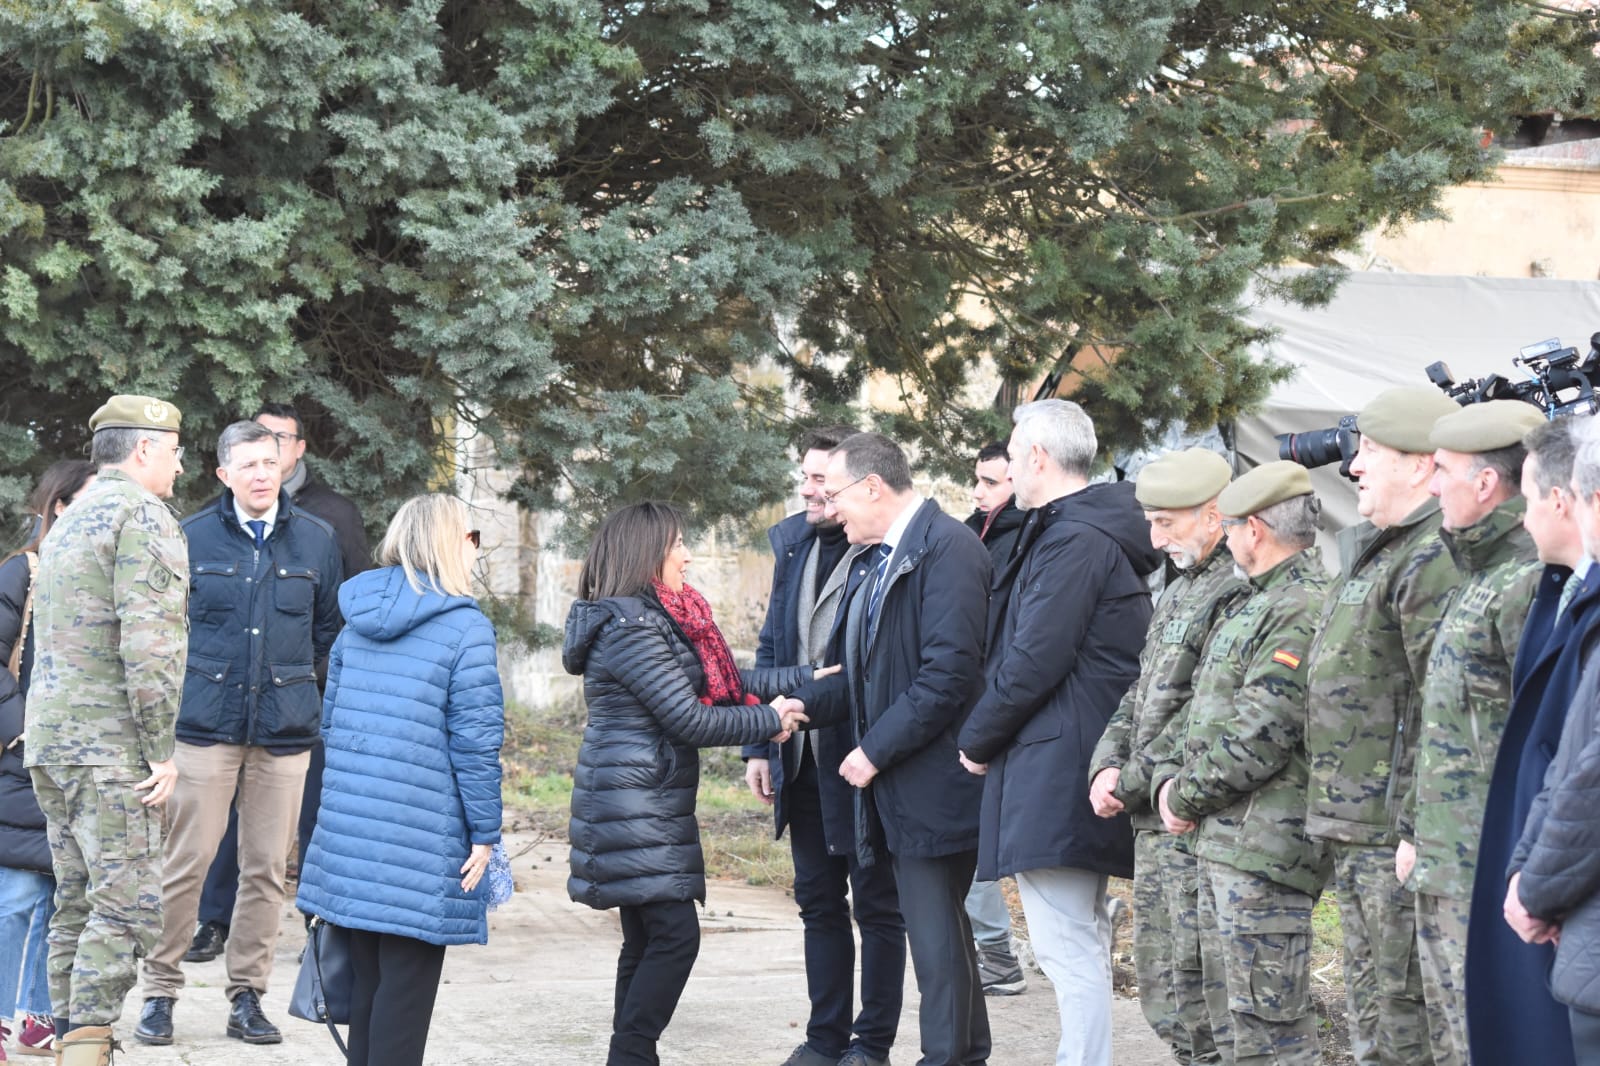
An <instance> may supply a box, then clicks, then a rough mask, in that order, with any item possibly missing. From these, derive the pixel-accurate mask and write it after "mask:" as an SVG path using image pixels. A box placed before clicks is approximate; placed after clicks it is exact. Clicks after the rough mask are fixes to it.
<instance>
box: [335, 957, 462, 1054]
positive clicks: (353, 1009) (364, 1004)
mask: <svg viewBox="0 0 1600 1066" xmlns="http://www.w3.org/2000/svg"><path fill="white" fill-rule="evenodd" d="M350 966H351V970H352V971H353V972H354V974H355V984H354V987H353V988H352V989H351V992H350V1058H349V1062H350V1066H422V1052H423V1049H424V1048H425V1047H427V1044H428V1025H429V1023H430V1022H432V1020H433V1003H434V1000H435V999H436V998H437V997H438V995H439V975H440V974H441V973H442V972H443V970H444V946H443V945H441V944H426V943H423V942H422V941H421V940H413V939H412V938H411V937H408V936H396V935H394V934H393V933H369V932H366V931H365V930H361V929H352V930H351V931H350Z"/></svg>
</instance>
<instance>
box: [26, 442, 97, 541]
mask: <svg viewBox="0 0 1600 1066" xmlns="http://www.w3.org/2000/svg"><path fill="white" fill-rule="evenodd" d="M94 475H95V465H94V464H93V463H91V462H88V461H86V460H83V459H62V460H60V461H58V462H54V463H51V464H50V466H49V468H48V469H46V470H45V472H44V476H42V477H41V478H39V487H38V488H36V489H34V490H33V495H32V496H29V497H28V510H30V511H32V512H33V513H34V514H36V515H38V516H39V518H40V522H39V526H38V530H39V531H38V533H37V534H35V536H34V538H33V539H32V540H30V541H28V543H27V544H26V545H24V546H23V548H22V550H23V551H25V552H31V551H38V550H39V542H40V541H42V540H44V535H45V534H46V533H48V532H50V527H51V526H53V525H55V524H56V504H58V503H70V502H72V498H73V497H74V496H76V495H78V493H80V492H82V491H83V486H84V482H86V481H88V480H89V479H90V478H91V477H93V476H94Z"/></svg>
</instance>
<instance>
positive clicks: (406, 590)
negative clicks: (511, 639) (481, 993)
mask: <svg viewBox="0 0 1600 1066" xmlns="http://www.w3.org/2000/svg"><path fill="white" fill-rule="evenodd" d="M339 606H340V608H341V609H342V610H343V612H344V617H345V628H344V631H343V632H342V633H340V635H339V639H338V640H337V641H336V642H335V643H334V646H333V654H332V656H331V658H330V661H329V664H328V689H327V695H326V697H325V698H324V700H323V707H322V736H323V740H324V742H325V744H326V747H327V769H326V771H325V773H324V775H323V779H322V809H321V811H320V812H319V813H318V815H317V829H316V832H315V833H314V834H313V835H312V837H311V847H310V849H309V850H308V851H307V852H306V860H305V867H304V869H302V870H301V872H300V895H299V899H298V900H297V905H298V906H299V908H300V909H301V910H302V911H304V912H306V913H307V914H315V915H319V916H320V917H322V918H325V919H326V920H328V921H329V922H331V923H333V924H334V925H339V926H344V927H346V928H349V929H365V930H369V931H372V932H378V933H394V934H398V935H400V936H408V937H411V938H413V939H416V940H421V941H424V942H426V943H429V944H482V943H485V942H486V941H487V940H488V936H489V926H488V920H487V916H486V904H485V888H486V885H484V884H480V885H479V886H478V887H477V889H475V890H474V891H473V892H470V893H468V892H463V891H462V890H461V866H462V864H463V863H465V862H466V860H467V852H468V849H469V847H470V846H471V845H472V844H492V843H494V842H495V841H498V840H499V839H500V742H501V740H502V738H503V737H504V734H505V717H504V708H503V705H502V701H501V695H500V675H499V672H498V670H497V669H496V666H495V641H494V627H493V626H491V625H490V624H489V620H488V619H487V618H485V617H484V615H483V612H482V611H480V610H478V606H477V604H476V603H475V602H474V601H473V600H472V599H470V598H469V597H466V596H443V595H440V594H438V593H433V592H428V593H418V592H416V591H415V590H413V589H412V588H411V586H410V585H409V584H408V583H407V582H406V578H405V574H404V573H403V572H402V571H401V570H400V569H399V568H398V567H386V568H384V569H382V570H369V571H367V572H366V573H364V574H359V575H357V576H356V577H353V578H351V579H350V580H349V581H346V582H345V583H344V585H343V587H341V588H340V590H339Z"/></svg>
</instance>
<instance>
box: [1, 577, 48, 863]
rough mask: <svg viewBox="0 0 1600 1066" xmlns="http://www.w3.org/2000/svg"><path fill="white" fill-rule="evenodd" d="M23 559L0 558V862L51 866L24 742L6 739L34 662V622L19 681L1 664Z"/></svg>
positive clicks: (17, 631) (14, 622) (13, 633)
mask: <svg viewBox="0 0 1600 1066" xmlns="http://www.w3.org/2000/svg"><path fill="white" fill-rule="evenodd" d="M28 583H29V582H28V559H27V557H26V556H23V555H14V556H12V557H11V558H10V559H7V560H6V561H5V562H4V563H3V564H0V866H9V867H11V868H12V869H16V870H34V871H37V872H39V873H49V872H50V845H49V843H48V842H47V841H46V840H45V835H44V813H43V812H42V811H40V810H39V802H38V800H36V799H34V796H33V781H32V779H31V778H29V776H28V771H27V770H26V769H24V768H23V766H22V749H23V745H22V744H18V745H16V746H15V747H10V746H9V745H10V744H11V742H12V741H13V740H15V739H17V735H18V734H19V733H21V732H22V730H23V706H22V704H23V700H24V699H25V698H26V696H27V691H28V686H27V684H26V682H27V677H28V671H29V670H30V669H31V668H32V666H33V634H32V629H33V627H32V626H31V625H30V626H29V627H28V629H29V633H28V642H27V643H26V644H24V645H23V648H22V678H23V682H24V683H23V684H20V685H19V684H18V683H17V679H16V678H14V677H12V676H11V671H10V670H7V669H6V664H8V663H9V662H10V661H11V649H12V648H14V647H15V646H16V642H17V637H18V636H19V635H21V630H22V604H23V601H24V600H25V599H26V598H27V595H28Z"/></svg>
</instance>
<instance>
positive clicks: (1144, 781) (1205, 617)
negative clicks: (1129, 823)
mask: <svg viewBox="0 0 1600 1066" xmlns="http://www.w3.org/2000/svg"><path fill="white" fill-rule="evenodd" d="M1248 590H1249V586H1247V585H1246V584H1245V583H1244V580H1243V579H1242V578H1240V577H1239V576H1238V575H1237V574H1236V573H1234V569H1233V556H1232V555H1230V554H1228V549H1227V548H1226V547H1224V546H1223V545H1222V544H1221V543H1220V542H1219V543H1218V544H1217V546H1216V547H1215V548H1214V549H1212V552H1211V554H1210V555H1208V556H1206V557H1205V558H1204V559H1202V560H1201V561H1200V563H1199V565H1198V566H1195V567H1193V568H1191V569H1189V570H1187V571H1184V572H1183V573H1182V574H1180V575H1179V576H1178V578H1177V580H1175V581H1173V583H1172V584H1171V585H1168V586H1167V591H1166V595H1164V596H1162V597H1161V602H1160V603H1158V604H1157V605H1156V610H1155V614H1154V615H1152V616H1151V618H1150V629H1149V631H1148V633H1147V634H1146V636H1145V642H1144V651H1143V652H1142V653H1141V654H1140V656H1139V679H1138V680H1137V681H1135V682H1134V684H1133V687H1131V688H1130V689H1128V691H1127V694H1126V695H1124V696H1123V697H1122V703H1121V704H1120V705H1118V707H1117V710H1116V713H1115V714H1113V715H1112V716H1111V721H1110V722H1108V723H1107V724H1106V731H1105V732H1104V733H1103V734H1101V737H1100V743H1099V744H1097V745H1096V746H1095V749H1094V757H1093V758H1092V759H1091V760H1090V762H1089V767H1090V768H1089V780H1090V781H1091V782H1092V781H1093V780H1094V776H1095V775H1096V774H1098V773H1099V772H1100V771H1101V770H1104V769H1107V768H1108V767H1116V768H1118V769H1120V770H1121V775H1120V776H1119V778H1118V780H1117V787H1116V788H1115V789H1114V790H1113V793H1112V794H1113V795H1115V796H1116V797H1117V799H1119V800H1121V801H1122V804H1123V807H1124V808H1125V809H1126V810H1127V811H1128V813H1129V814H1130V815H1132V818H1133V827H1134V828H1135V829H1156V830H1159V829H1161V816H1160V815H1159V814H1157V813H1156V812H1155V810H1154V809H1153V808H1152V807H1151V806H1150V774H1151V771H1152V770H1154V769H1155V767H1156V763H1158V762H1159V761H1161V758H1162V755H1163V754H1164V751H1165V747H1164V745H1163V744H1162V743H1159V741H1161V738H1162V737H1163V736H1164V731H1166V730H1168V728H1169V727H1168V723H1169V722H1175V723H1176V724H1175V726H1173V727H1172V728H1173V732H1176V733H1177V734H1178V735H1179V736H1180V737H1181V735H1182V730H1183V723H1182V719H1181V717H1180V715H1181V714H1182V712H1183V710H1184V708H1186V707H1187V706H1188V704H1189V696H1190V693H1191V691H1192V690H1191V688H1190V684H1189V682H1190V680H1191V678H1192V676H1193V674H1194V668H1195V664H1196V663H1197V662H1199V660H1200V651H1201V649H1202V648H1203V647H1204V646H1205V642H1206V637H1207V636H1209V635H1210V633H1211V628H1212V626H1214V625H1215V624H1216V622H1217V619H1218V618H1219V617H1220V616H1221V615H1222V612H1223V610H1224V609H1226V607H1227V606H1228V604H1230V603H1232V602H1233V601H1234V600H1235V599H1237V598H1238V597H1240V596H1242V595H1244V594H1245V593H1246V592H1247V591H1248Z"/></svg>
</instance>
